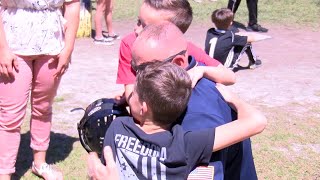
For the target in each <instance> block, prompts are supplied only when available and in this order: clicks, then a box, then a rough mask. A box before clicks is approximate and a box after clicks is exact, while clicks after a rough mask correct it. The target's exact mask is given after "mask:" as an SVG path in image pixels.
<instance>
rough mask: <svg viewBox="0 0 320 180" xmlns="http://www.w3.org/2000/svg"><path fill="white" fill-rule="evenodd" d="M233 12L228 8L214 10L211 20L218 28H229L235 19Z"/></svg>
mask: <svg viewBox="0 0 320 180" xmlns="http://www.w3.org/2000/svg"><path fill="white" fill-rule="evenodd" d="M233 17H234V16H233V12H232V11H231V10H230V9H228V8H221V9H217V10H215V11H213V12H212V15H211V20H212V22H213V23H214V24H215V26H216V28H217V29H221V30H227V29H228V28H229V26H230V24H231V22H232V21H233Z"/></svg>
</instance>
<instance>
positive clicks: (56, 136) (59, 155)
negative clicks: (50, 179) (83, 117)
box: [12, 131, 78, 180]
mask: <svg viewBox="0 0 320 180" xmlns="http://www.w3.org/2000/svg"><path fill="white" fill-rule="evenodd" d="M77 140H78V138H75V137H71V136H67V135H65V134H60V133H54V132H51V134H50V146H49V149H48V151H47V158H46V159H47V163H48V164H54V163H57V162H59V161H63V160H64V159H66V158H67V157H68V156H69V154H70V152H71V151H72V147H73V143H74V142H76V141H77ZM32 161H33V154H32V149H31V148H30V131H28V132H27V133H25V134H22V135H21V143H20V147H19V152H18V157H17V162H16V173H15V174H13V176H12V179H13V180H16V179H17V180H18V179H21V177H22V176H23V175H24V174H25V173H26V172H27V171H28V170H29V169H30V168H31V164H32Z"/></svg>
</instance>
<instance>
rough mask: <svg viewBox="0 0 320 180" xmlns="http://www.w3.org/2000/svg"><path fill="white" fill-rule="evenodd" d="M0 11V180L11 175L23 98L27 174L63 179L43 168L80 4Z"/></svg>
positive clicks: (12, 1)
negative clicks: (29, 151)
mask: <svg viewBox="0 0 320 180" xmlns="http://www.w3.org/2000/svg"><path fill="white" fill-rule="evenodd" d="M0 8H1V9H0V11H1V15H0V147H1V148H0V179H1V180H9V179H10V178H11V175H12V174H13V173H14V172H15V163H16V159H17V154H18V149H19V144H20V130H21V125H22V123H23V122H22V121H23V119H24V117H25V114H26V109H27V102H28V99H29V98H30V103H31V120H30V135H31V144H30V147H31V148H32V150H33V162H32V173H34V174H36V175H37V176H40V177H42V178H44V179H46V180H47V179H50V180H52V179H63V177H62V173H61V172H59V171H58V170H55V169H54V168H52V166H51V165H48V164H47V163H46V152H47V150H48V147H49V142H50V129H51V120H52V104H53V100H54V97H55V95H56V93H57V89H58V86H59V83H60V80H61V78H62V76H63V74H64V73H65V72H66V71H67V69H68V67H69V64H70V60H71V54H72V51H73V48H74V43H75V38H76V33H77V29H78V26H79V12H80V2H79V0H55V1H47V0H37V1H36V3H35V1H34V0H24V1H20V0H2V1H1V6H0ZM62 9H63V10H64V12H62ZM26 17H28V18H26ZM29 95H30V96H29Z"/></svg>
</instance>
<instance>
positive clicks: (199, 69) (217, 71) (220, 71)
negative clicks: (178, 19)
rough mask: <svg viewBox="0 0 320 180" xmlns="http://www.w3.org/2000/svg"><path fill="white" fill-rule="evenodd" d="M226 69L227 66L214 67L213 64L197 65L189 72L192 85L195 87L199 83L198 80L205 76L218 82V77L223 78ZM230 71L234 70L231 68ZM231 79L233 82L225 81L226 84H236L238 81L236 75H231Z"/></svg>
mask: <svg viewBox="0 0 320 180" xmlns="http://www.w3.org/2000/svg"><path fill="white" fill-rule="evenodd" d="M224 69H226V68H225V67H224V68H216V67H212V66H196V67H194V68H192V69H190V70H188V73H189V75H190V78H191V80H192V87H194V86H195V85H196V84H197V82H198V81H199V80H200V79H201V78H203V77H204V78H207V79H210V80H211V81H214V82H217V79H219V78H223V75H225V73H226V71H225V70H224ZM230 72H232V71H231V70H230ZM232 73H233V72H232ZM233 74H234V73H233ZM231 79H232V80H231ZM229 80H231V81H230V82H232V83H225V85H232V84H234V83H235V82H236V76H234V75H230V76H229Z"/></svg>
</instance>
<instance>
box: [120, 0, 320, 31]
mask: <svg viewBox="0 0 320 180" xmlns="http://www.w3.org/2000/svg"><path fill="white" fill-rule="evenodd" d="M189 2H190V3H191V5H192V8H193V13H194V21H193V22H194V23H203V22H210V15H211V13H212V11H213V10H215V9H217V8H221V7H226V6H227V3H228V1H227V0H218V1H217V2H210V1H209V0H204V1H203V3H195V2H194V1H189ZM140 4H141V0H140V1H137V0H117V1H116V4H115V8H114V19H115V20H135V19H136V18H137V14H138V9H139V7H138V6H139V5H140ZM258 11H259V12H258V15H259V16H258V21H259V22H261V23H268V24H282V25H288V26H311V27H314V28H319V27H320V26H319V25H320V20H319V18H320V1H319V0H281V1H268V0H260V1H259V4H258ZM236 20H237V21H241V22H243V23H244V24H245V23H246V22H247V21H248V10H247V7H246V2H245V1H243V2H241V4H240V6H239V8H238V11H237V14H236Z"/></svg>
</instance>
